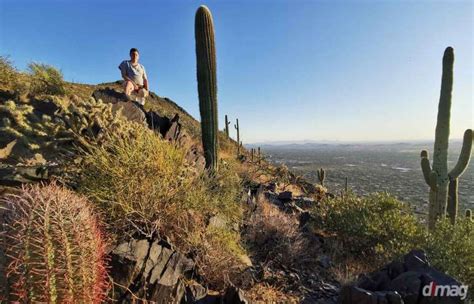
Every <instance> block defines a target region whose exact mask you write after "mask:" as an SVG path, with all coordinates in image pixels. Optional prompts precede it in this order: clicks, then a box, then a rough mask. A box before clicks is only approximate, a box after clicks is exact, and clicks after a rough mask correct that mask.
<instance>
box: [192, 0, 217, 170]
mask: <svg viewBox="0 0 474 304" xmlns="http://www.w3.org/2000/svg"><path fill="white" fill-rule="evenodd" d="M194 25H195V39H196V63H197V80H198V93H199V110H200V114H201V136H202V145H203V148H204V157H205V159H206V168H207V169H210V170H216V169H217V132H218V126H217V76H216V47H215V42H214V24H213V20H212V15H211V12H210V11H209V9H208V8H207V7H206V6H204V5H202V6H200V7H199V8H198V10H197V12H196V17H195V24H194Z"/></svg>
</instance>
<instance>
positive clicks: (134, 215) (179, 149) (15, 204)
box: [0, 6, 474, 304]
mask: <svg viewBox="0 0 474 304" xmlns="http://www.w3.org/2000/svg"><path fill="white" fill-rule="evenodd" d="M196 33H197V34H196V55H197V59H198V60H197V72H198V73H197V74H198V92H199V94H198V95H199V106H200V110H201V111H200V114H201V116H202V117H201V120H202V124H201V123H199V122H198V121H197V120H196V119H194V118H193V117H191V116H190V115H189V114H188V113H187V112H186V111H185V110H184V109H182V108H181V107H180V106H179V105H178V104H177V103H175V102H173V101H172V100H171V99H168V98H164V97H159V96H157V95H156V94H154V93H151V96H150V97H149V98H148V99H147V102H146V104H145V106H144V107H143V106H141V105H140V104H138V103H136V102H132V101H127V99H126V98H125V96H124V94H123V92H122V90H121V85H120V82H112V83H105V84H99V85H87V84H73V83H67V82H65V81H64V80H63V76H62V74H61V72H60V71H58V70H57V69H55V68H54V67H52V66H49V65H46V64H38V63H32V64H30V66H29V70H28V72H20V71H18V70H16V69H15V68H14V67H13V65H12V64H11V63H10V62H9V61H8V59H7V58H4V57H1V60H0V115H1V116H0V217H1V219H2V226H1V227H0V302H3V301H6V302H25V303H29V302H41V303H102V302H116V303H136V302H138V303H319V304H331V303H332V304H335V303H342V304H348V303H420V304H421V303H440V302H439V301H441V302H442V303H462V302H463V301H464V300H465V298H466V297H467V296H468V289H467V287H466V286H468V285H469V284H471V285H472V284H473V283H474V272H473V269H474V268H473V267H471V266H472V265H474V255H473V254H474V226H473V225H474V221H473V219H472V214H471V211H470V210H467V211H466V214H465V216H458V210H457V209H456V210H454V211H453V210H450V216H449V218H441V219H437V218H436V217H432V218H430V221H429V224H430V230H427V229H426V226H425V225H424V223H422V222H420V221H419V219H417V218H416V216H415V215H414V214H413V212H412V210H410V209H409V208H407V206H406V205H405V204H403V203H402V202H400V201H399V200H397V199H396V198H395V197H393V196H391V195H389V194H388V193H386V192H380V193H367V194H366V195H363V196H358V195H355V194H354V193H353V192H352V191H351V190H350V189H349V188H347V187H346V189H345V190H344V191H340V192H339V193H337V194H335V193H332V192H331V191H330V189H328V188H326V185H327V184H325V182H326V170H325V169H324V168H320V169H319V170H317V177H318V181H319V183H318V184H316V183H311V182H308V181H307V180H305V179H304V178H303V177H302V176H298V175H297V174H295V173H294V172H292V171H291V170H289V169H288V167H286V166H284V165H281V166H277V165H274V164H271V163H270V162H269V161H268V160H267V159H266V157H265V153H264V152H265V151H263V152H262V151H261V150H260V149H258V148H257V149H251V150H246V149H245V148H244V147H243V146H242V143H241V142H240V140H239V138H238V135H237V139H236V140H234V139H232V138H230V137H229V133H228V132H226V131H221V130H219V127H218V124H217V121H218V119H217V118H218V117H217V113H218V111H217V108H218V101H217V83H216V69H215V45H214V41H213V39H214V33H213V27H212V16H211V15H210V12H209V10H208V9H207V8H206V7H205V6H201V7H200V8H199V9H198V12H197V14H196ZM446 54H447V56H446V58H448V59H453V58H452V56H451V57H449V56H450V54H451V55H452V48H448V49H447V50H446ZM448 63H449V62H448ZM451 63H452V62H451ZM451 68H452V64H451ZM196 102H198V101H196ZM444 114H445V113H444ZM448 116H449V115H448ZM226 120H227V119H226ZM237 125H238V123H237ZM226 127H227V126H226ZM201 128H202V129H201ZM238 128H239V127H238ZM201 133H202V136H201ZM237 134H239V130H237ZM471 141H472V130H467V131H466V133H465V138H464V140H463V148H462V150H463V152H462V153H461V157H460V160H461V161H460V165H459V166H456V168H457V169H456V170H455V172H454V173H457V174H456V176H458V177H459V175H460V174H462V171H463V170H464V169H465V167H466V166H467V163H468V162H469V156H470V147H471V144H472V142H471ZM421 158H422V167H423V170H424V173H425V179H426V181H427V182H431V181H433V180H434V179H435V178H438V177H437V175H436V174H434V173H435V172H431V173H430V172H429V171H431V167H430V162H429V159H428V152H427V151H423V152H422V154H421ZM428 175H429V176H428ZM435 175H436V176H435ZM452 182H453V185H454V183H456V184H455V185H456V186H457V178H456V180H455V181H454V180H453V181H452ZM430 187H431V196H433V195H432V194H433V193H435V194H436V193H438V192H436V191H438V190H437V188H436V187H437V184H436V183H431V184H430ZM455 192H456V193H457V188H456V189H455ZM435 198H436V197H435ZM456 208H457V205H456ZM436 285H448V289H449V290H452V291H453V293H452V294H451V293H449V294H448V295H441V296H443V297H442V298H439V299H438V298H436V297H432V295H434V294H435V293H436V290H435V289H433V290H431V289H432V288H436ZM433 286H435V287H433ZM425 287H426V288H428V287H429V288H430V290H429V292H428V294H426V292H425V289H426V288H425ZM470 293H471V294H470V296H471V297H472V292H470ZM438 300H439V301H438Z"/></svg>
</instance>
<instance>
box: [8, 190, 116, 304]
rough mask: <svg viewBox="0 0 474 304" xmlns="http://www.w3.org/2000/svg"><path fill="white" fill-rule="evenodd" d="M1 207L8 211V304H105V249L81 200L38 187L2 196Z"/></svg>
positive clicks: (90, 214)
mask: <svg viewBox="0 0 474 304" xmlns="http://www.w3.org/2000/svg"><path fill="white" fill-rule="evenodd" d="M0 204H2V205H4V206H5V207H6V213H5V215H6V216H5V222H4V225H3V227H2V235H1V236H3V237H4V239H3V244H2V246H1V247H2V248H4V250H6V252H5V256H6V257H7V269H6V272H5V273H7V276H8V280H7V293H8V295H7V297H8V301H6V302H8V303H10V301H12V303H13V302H15V303H102V301H103V300H105V291H106V287H107V284H106V272H105V265H104V255H105V253H104V252H105V244H104V242H103V239H102V236H101V232H100V231H99V228H98V225H97V221H96V219H95V217H94V216H93V215H92V213H91V210H90V208H89V205H88V202H87V200H86V199H85V198H82V197H78V196H77V195H76V194H74V193H73V192H71V191H69V190H66V189H64V188H61V187H58V186H56V185H49V186H45V187H40V186H38V185H36V186H27V187H24V188H23V189H22V191H21V192H20V193H19V194H8V195H6V196H5V197H4V198H3V199H2V200H1V202H0Z"/></svg>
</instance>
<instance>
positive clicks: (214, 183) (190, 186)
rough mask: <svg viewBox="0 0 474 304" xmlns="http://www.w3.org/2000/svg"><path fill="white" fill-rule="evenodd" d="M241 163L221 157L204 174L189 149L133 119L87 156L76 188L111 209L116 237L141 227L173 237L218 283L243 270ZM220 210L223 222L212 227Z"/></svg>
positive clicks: (110, 222)
mask: <svg viewBox="0 0 474 304" xmlns="http://www.w3.org/2000/svg"><path fill="white" fill-rule="evenodd" d="M234 166H235V164H233V163H232V162H226V163H224V162H222V163H221V164H219V170H218V171H217V172H215V173H214V174H212V175H209V174H208V173H207V172H198V171H197V170H196V169H195V168H194V167H192V166H191V165H190V164H188V163H187V162H186V160H185V153H184V151H183V150H182V149H181V148H180V147H178V146H176V145H174V144H172V143H170V142H168V141H166V140H163V139H161V138H160V137H158V136H157V135H156V134H155V133H153V132H152V131H151V130H148V129H147V128H145V127H143V126H140V125H135V127H134V128H133V129H132V130H130V132H112V133H107V136H106V137H104V139H103V141H102V143H101V144H100V145H97V146H95V147H92V148H91V149H90V150H89V151H87V152H86V153H85V154H84V158H83V162H82V163H81V164H80V171H81V172H82V173H81V176H80V181H79V182H78V183H77V184H78V185H79V188H78V191H79V192H81V193H84V194H85V195H87V196H88V197H89V198H90V199H91V200H92V201H94V202H95V203H96V204H97V206H99V207H100V209H101V210H103V212H104V213H106V214H107V215H108V216H107V224H108V229H109V231H110V232H111V234H113V235H115V236H116V237H117V238H119V237H123V236H125V235H127V234H129V235H133V234H136V233H141V234H144V235H147V236H152V235H154V234H159V235H160V236H162V237H167V238H168V239H169V240H170V241H171V242H172V243H173V244H174V245H175V246H176V247H177V248H178V249H179V250H180V251H181V252H183V253H186V254H187V253H190V254H192V255H194V256H195V258H196V260H197V261H198V272H199V273H201V274H202V276H203V277H204V280H205V281H206V282H207V283H208V284H209V285H210V286H214V288H221V287H222V286H223V285H225V284H227V281H225V280H223V279H222V278H223V277H228V278H229V280H231V278H232V277H234V276H235V274H236V273H237V271H238V269H240V268H241V266H242V263H241V262H240V259H239V255H240V254H241V247H240V245H238V244H239V242H240V239H239V234H238V233H237V232H235V231H234V230H233V229H234V228H235V227H236V226H237V227H238V225H239V223H240V221H241V218H242V211H241V207H240V205H239V203H238V201H239V198H240V191H241V185H240V179H239V177H238V176H237V174H236V173H235V171H234V170H235V169H234ZM216 215H219V216H220V217H221V218H222V219H223V221H224V222H225V225H224V226H223V227H219V229H211V228H210V227H208V226H209V225H208V221H209V219H210V218H211V217H212V216H216Z"/></svg>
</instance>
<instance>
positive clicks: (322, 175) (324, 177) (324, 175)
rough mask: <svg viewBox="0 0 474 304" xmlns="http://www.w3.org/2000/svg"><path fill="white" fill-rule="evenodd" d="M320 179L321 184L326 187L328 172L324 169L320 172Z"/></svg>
mask: <svg viewBox="0 0 474 304" xmlns="http://www.w3.org/2000/svg"><path fill="white" fill-rule="evenodd" d="M318 179H319V182H320V183H321V186H323V187H324V180H325V179H326V171H325V170H324V169H323V168H321V169H319V170H318Z"/></svg>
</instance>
